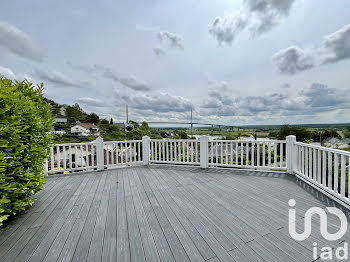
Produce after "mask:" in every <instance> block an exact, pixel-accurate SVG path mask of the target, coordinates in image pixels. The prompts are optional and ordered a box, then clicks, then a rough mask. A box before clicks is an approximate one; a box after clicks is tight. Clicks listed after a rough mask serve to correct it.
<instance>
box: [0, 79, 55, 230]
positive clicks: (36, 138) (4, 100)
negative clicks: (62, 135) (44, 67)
mask: <svg viewBox="0 0 350 262" xmlns="http://www.w3.org/2000/svg"><path fill="white" fill-rule="evenodd" d="M53 121H54V119H53V117H52V112H51V106H50V104H48V103H47V102H45V100H44V97H43V85H42V84H41V85H39V86H37V87H35V86H33V84H32V83H31V82H28V81H27V80H24V81H22V82H18V81H15V82H13V81H11V80H8V79H5V78H3V77H1V76H0V123H1V128H0V145H1V146H0V225H1V224H2V221H4V220H5V219H7V218H8V217H9V216H11V215H16V214H17V213H19V212H20V211H23V210H25V208H26V206H28V205H31V204H32V203H33V202H34V198H32V196H33V195H35V194H36V193H38V192H39V191H40V190H42V189H43V183H44V163H45V160H46V158H47V156H48V153H49V148H50V146H51V138H52V135H51V134H50V133H49V132H50V131H52V124H53Z"/></svg>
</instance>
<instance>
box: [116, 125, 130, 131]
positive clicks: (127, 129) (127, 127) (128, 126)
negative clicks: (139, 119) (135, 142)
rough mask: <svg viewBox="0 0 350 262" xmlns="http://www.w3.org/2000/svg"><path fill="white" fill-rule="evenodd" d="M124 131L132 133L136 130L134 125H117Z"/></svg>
mask: <svg viewBox="0 0 350 262" xmlns="http://www.w3.org/2000/svg"><path fill="white" fill-rule="evenodd" d="M116 125H117V126H119V127H120V128H121V129H122V130H124V131H132V130H133V129H134V125H133V124H130V123H116Z"/></svg>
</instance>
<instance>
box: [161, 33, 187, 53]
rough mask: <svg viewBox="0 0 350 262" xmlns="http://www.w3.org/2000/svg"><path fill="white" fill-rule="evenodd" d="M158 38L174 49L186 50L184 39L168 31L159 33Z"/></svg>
mask: <svg viewBox="0 0 350 262" xmlns="http://www.w3.org/2000/svg"><path fill="white" fill-rule="evenodd" d="M157 37H158V39H159V40H160V41H161V42H162V41H166V42H167V43H168V45H169V46H170V47H172V48H178V49H184V47H183V45H182V37H181V36H179V35H177V34H174V33H171V32H168V31H160V32H158V33H157Z"/></svg>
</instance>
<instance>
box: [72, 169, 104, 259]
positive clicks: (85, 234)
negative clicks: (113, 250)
mask: <svg viewBox="0 0 350 262" xmlns="http://www.w3.org/2000/svg"><path fill="white" fill-rule="evenodd" d="M97 176H98V177H99V181H98V183H95V184H94V185H93V186H92V187H91V190H90V192H95V195H94V199H93V203H92V206H91V208H90V210H89V214H88V217H87V219H86V221H85V224H84V227H83V230H82V233H81V235H80V239H79V242H78V244H77V247H76V249H75V252H74V255H73V258H72V261H86V259H87V256H88V252H89V247H90V242H91V239H92V235H93V232H94V227H95V223H96V219H97V216H98V211H99V207H100V204H101V197H102V196H101V195H102V194H103V188H104V186H105V183H106V173H105V172H100V173H98V174H97Z"/></svg>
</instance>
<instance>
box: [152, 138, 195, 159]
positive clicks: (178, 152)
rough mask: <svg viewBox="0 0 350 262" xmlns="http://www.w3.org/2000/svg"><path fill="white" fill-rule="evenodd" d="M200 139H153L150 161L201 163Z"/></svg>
mask: <svg viewBox="0 0 350 262" xmlns="http://www.w3.org/2000/svg"><path fill="white" fill-rule="evenodd" d="M199 150H200V143H199V140H195V139H193V140H192V139H182V140H180V139H179V140H178V139H151V140H150V163H168V164H187V165H199V164H200V162H199V154H200V153H199Z"/></svg>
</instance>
